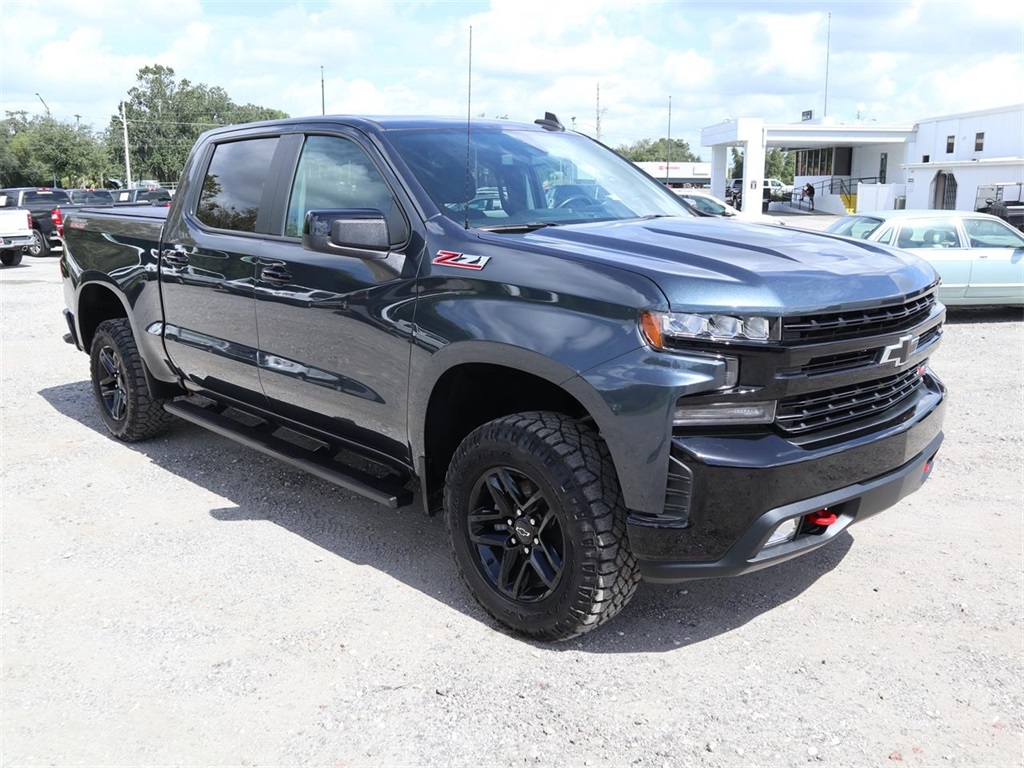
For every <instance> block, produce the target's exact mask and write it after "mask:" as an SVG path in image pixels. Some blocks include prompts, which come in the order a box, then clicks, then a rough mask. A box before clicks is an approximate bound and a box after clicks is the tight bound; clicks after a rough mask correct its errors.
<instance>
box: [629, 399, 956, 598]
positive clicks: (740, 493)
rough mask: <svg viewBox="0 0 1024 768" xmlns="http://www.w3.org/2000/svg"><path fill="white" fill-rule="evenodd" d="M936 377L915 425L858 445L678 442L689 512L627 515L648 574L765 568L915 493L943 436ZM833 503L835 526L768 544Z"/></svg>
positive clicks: (772, 439)
mask: <svg viewBox="0 0 1024 768" xmlns="http://www.w3.org/2000/svg"><path fill="white" fill-rule="evenodd" d="M932 381H933V383H934V385H935V387H936V388H935V389H933V390H932V391H931V392H930V394H929V395H928V396H926V397H924V398H922V400H921V401H920V402H919V404H918V408H917V413H916V414H915V417H914V418H913V419H911V420H910V421H909V426H908V422H904V423H903V424H902V425H899V426H898V427H894V428H892V429H891V430H890V431H888V432H883V433H880V434H873V435H868V436H863V437H862V438H860V439H859V440H857V441H855V443H846V444H843V445H841V446H833V447H831V448H822V449H819V450H816V451H806V452H803V451H796V452H794V451H793V450H792V448H793V446H792V445H791V444H790V443H788V442H787V441H785V440H783V439H781V438H778V437H776V436H761V437H752V436H740V435H737V436H735V437H728V436H727V437H700V436H693V437H677V438H674V439H673V455H676V456H680V457H683V458H684V461H685V464H686V466H687V467H688V468H689V469H690V471H692V483H691V488H690V495H691V499H692V502H691V506H690V513H689V515H688V516H686V517H685V518H682V517H678V518H676V519H671V518H668V517H666V516H647V515H639V514H633V515H631V516H630V517H629V519H628V533H629V541H630V547H631V549H632V551H633V553H634V554H635V556H636V557H637V559H638V561H639V565H640V572H641V574H642V576H643V577H644V578H645V579H646V580H648V581H653V582H666V583H671V582H679V581H686V580H690V579H701V578H711V577H718V576H736V575H739V574H742V573H748V572H750V571H756V570H760V569H761V568H765V567H767V566H770V565H774V564H776V563H780V562H784V561H786V560H791V559H793V558H795V557H799V556H800V555H804V554H807V553H809V552H812V551H814V550H815V549H818V548H819V547H821V546H824V545H825V544H827V543H828V542H829V541H831V540H832V539H834V538H835V537H836V536H837V535H839V534H840V533H841V532H842V531H844V530H846V528H848V527H849V526H850V525H853V524H854V523H855V522H859V521H861V520H864V519H866V518H868V517H871V516H872V515H875V514H877V513H878V512H881V511H882V510H884V509H886V508H888V507H890V506H892V505H894V504H896V503H897V502H898V501H899V500H900V499H902V498H904V497H905V496H907V495H909V494H911V493H913V492H914V491H916V490H917V489H918V488H919V487H920V486H921V484H922V483H923V482H924V480H925V479H926V478H927V476H928V474H929V472H930V471H931V466H932V463H933V460H934V458H935V455H936V453H937V452H938V450H939V446H940V445H941V444H942V439H943V434H942V431H941V426H942V418H943V415H944V410H945V403H944V398H943V395H944V392H943V391H942V389H941V385H940V384H938V381H937V380H936V379H933V380H932ZM787 446H788V448H787ZM826 508H827V509H829V510H830V511H832V512H834V513H836V516H837V518H836V521H835V522H834V523H832V524H831V525H828V526H827V527H824V526H814V525H801V528H800V532H799V533H798V535H797V537H796V538H795V539H794V540H793V541H789V542H784V543H780V544H775V545H773V546H771V547H766V546H765V544H766V543H767V542H768V539H769V537H770V536H771V534H772V532H773V531H774V530H775V528H776V527H777V526H778V525H779V523H781V522H782V521H784V520H787V519H791V518H804V517H805V516H806V515H808V514H811V513H815V512H818V511H819V510H822V509H826Z"/></svg>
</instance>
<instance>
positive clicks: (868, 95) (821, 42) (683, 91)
mask: <svg viewBox="0 0 1024 768" xmlns="http://www.w3.org/2000/svg"><path fill="white" fill-rule="evenodd" d="M997 5H998V6H999V7H998V9H997V8H996V6H997ZM1018 6H1020V7H1018ZM829 10H831V18H830V17H829ZM830 25H831V28H830ZM471 26H472V28H473V105H472V111H473V112H474V113H480V112H485V113H486V114H488V115H504V114H507V115H509V116H510V117H511V118H513V119H521V120H527V121H529V120H533V119H534V118H535V117H538V116H540V115H541V114H542V113H543V112H544V111H546V110H549V111H554V112H556V113H557V114H558V115H559V116H560V117H561V119H562V120H563V122H565V123H566V125H569V124H570V122H571V118H572V117H576V124H577V127H578V128H579V129H580V130H584V131H586V132H590V133H593V132H594V131H595V129H596V122H597V87H598V84H600V89H601V103H600V106H601V109H602V112H601V129H602V137H603V138H604V139H605V141H606V142H607V143H610V144H613V145H617V144H621V143H627V142H632V141H635V140H637V139H640V138H657V137H659V136H662V135H664V133H665V132H666V130H667V117H668V115H667V111H668V100H669V97H670V96H671V97H672V133H673V136H675V137H678V138H684V139H685V140H687V141H688V142H689V143H690V145H691V148H692V149H694V150H695V151H697V152H700V151H701V148H700V147H699V134H700V130H701V128H703V127H705V126H707V125H711V124H714V123H717V122H719V121H720V120H722V119H724V118H726V117H740V116H753V117H763V118H765V119H766V120H768V121H769V122H790V121H796V120H798V119H799V117H800V113H801V112H802V111H803V110H805V109H814V110H815V112H816V113H819V114H820V112H821V111H822V109H823V105H824V97H825V79H826V69H825V62H826V48H828V62H829V63H828V72H827V75H828V112H829V114H830V115H833V116H835V117H837V119H849V120H852V119H853V118H854V117H855V115H856V112H857V105H858V104H863V105H864V110H863V112H864V113H865V114H866V115H868V116H869V118H873V119H876V120H878V121H885V122H896V123H909V122H912V121H913V120H914V119H918V118H921V117H926V116H932V115H939V114H948V113H953V112H958V111H962V110H968V109H975V108H983V107H990V106H1000V105H1005V104H1008V103H1013V102H1014V101H1019V100H1020V95H1019V94H1020V93H1022V92H1024V82H1022V81H1024V42H1022V41H1024V5H1022V4H1015V5H1013V6H1008V5H1005V4H995V3H987V2H985V3H983V2H980V1H977V0H974V1H971V0H951V1H950V2H923V1H921V0H915V1H914V2H907V0H889V1H887V2H862V3H838V4H834V5H833V6H832V7H831V8H826V7H824V6H821V5H818V4H809V3H806V2H800V1H799V0H788V1H787V0H772V1H771V2H767V1H762V2H729V3H715V4H712V3H698V2H690V3H680V2H635V1H633V2H626V1H625V0H621V1H620V0H594V1H593V2H588V3H587V4H586V5H580V4H577V3H559V2H552V1H551V0H492V1H491V2H489V3H488V2H482V1H477V2H418V3H409V2H379V0H359V1H354V0H337V1H336V2H319V1H318V0H305V2H302V1H299V0H296V1H295V2H288V1H287V0H286V1H283V2H274V3H264V2H231V3H227V2H200V0H176V1H175V2H161V3H138V2H132V1H130V0H102V1H97V0H56V1H55V2H48V3H45V4H44V3H39V2H31V1H29V0H3V2H2V5H0V29H2V32H3V40H4V56H3V64H2V70H0V98H2V101H3V109H5V110H12V109H24V110H27V111H29V112H39V111H40V110H41V105H40V103H39V101H38V99H37V98H36V96H35V93H36V92H39V93H40V94H41V95H42V96H43V97H44V98H45V99H46V102H47V104H48V105H49V106H50V109H51V110H52V112H53V113H54V115H55V116H56V117H58V118H61V119H71V117H72V115H74V114H80V115H82V116H83V120H86V121H91V122H92V123H93V124H94V127H97V128H100V127H103V126H104V125H105V124H106V121H107V120H108V119H109V116H110V115H112V114H113V113H114V112H115V111H116V109H117V104H118V102H119V101H120V99H121V98H123V97H124V95H125V93H126V92H127V90H128V89H129V88H131V87H132V86H133V85H134V84H135V74H136V72H137V71H138V69H139V68H140V67H143V66H146V65H149V64H154V63H161V64H164V65H166V66H170V67H172V68H173V69H174V70H175V75H176V77H177V78H187V79H189V80H190V81H191V82H193V83H205V84H207V85H210V86H220V87H222V88H224V89H225V90H226V91H227V92H228V94H229V95H230V96H231V98H232V99H233V100H235V101H237V102H240V103H254V104H258V105H261V106H266V107H273V108H277V109H282V110H284V111H286V112H288V113H290V114H293V115H302V114H319V112H320V105H321V88H320V71H321V70H320V67H321V66H323V68H324V78H325V84H324V100H325V102H326V105H327V109H328V111H339V112H349V113H353V112H374V113H390V114H398V113H404V114H427V113H438V112H441V113H447V114H457V115H462V114H465V111H466V94H467V77H468V63H469V62H468V37H469V29H470V27H471ZM24 29H33V30H46V34H45V35H32V36H26V35H24V34H19V31H20V30H24Z"/></svg>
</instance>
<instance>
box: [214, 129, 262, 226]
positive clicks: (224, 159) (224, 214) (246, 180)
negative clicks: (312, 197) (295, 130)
mask: <svg viewBox="0 0 1024 768" xmlns="http://www.w3.org/2000/svg"><path fill="white" fill-rule="evenodd" d="M277 141H278V139H277V137H276V136H275V137H272V138H260V139H246V140H244V141H235V142H231V143H228V144H219V145H217V147H216V148H215V149H214V152H213V158H212V159H211V160H210V166H209V168H208V169H207V171H206V178H205V179H203V190H202V193H201V195H200V198H199V207H198V209H197V211H196V216H197V217H198V218H199V220H200V221H201V222H203V223H204V224H206V225H207V226H210V227H215V228H216V229H232V230H235V231H238V232H255V231H256V218H257V216H259V212H260V199H261V198H262V197H263V189H264V187H265V186H266V182H267V174H268V171H269V170H270V161H271V160H272V159H273V157H274V150H275V149H277Z"/></svg>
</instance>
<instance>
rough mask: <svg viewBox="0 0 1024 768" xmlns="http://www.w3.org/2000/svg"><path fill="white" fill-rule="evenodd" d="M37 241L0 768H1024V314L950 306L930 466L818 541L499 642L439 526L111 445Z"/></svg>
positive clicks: (11, 470)
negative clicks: (814, 547) (864, 517)
mask: <svg viewBox="0 0 1024 768" xmlns="http://www.w3.org/2000/svg"><path fill="white" fill-rule="evenodd" d="M62 307H63V299H62V295H61V290H60V281H59V275H58V271H57V260H56V259H55V258H43V259H30V258H26V259H25V261H24V262H23V264H22V266H20V267H10V268H3V269H2V270H0V318H2V325H0V328H2V345H0V353H2V358H0V370H2V390H0V391H2V403H0V411H2V433H0V440H2V442H0V457H2V489H0V490H2V497H0V502H2V556H3V564H2V566H0V569H2V595H0V633H2V634H0V641H2V648H0V661H2V689H0V697H2V701H0V704H2V743H0V762H2V765H3V766H23V765H25V766H28V765H105V766H140V765H262V766H269V765H303V766H309V765H323V766H328V765H329V766H350V767H351V766H376V765H417V766H435V765H436V766H440V765H444V766H449V765H452V766H478V765H482V764H483V765H501V766H512V765H557V766H561V765H591V766H628V765H641V766H681V765H707V766H747V765H762V766H792V765H803V764H825V765H832V766H853V765H857V766H886V765H908V766H946V765H948V766H1020V765H1024V751H1022V733H1024V707H1022V698H1024V696H1022V693H1024V679H1022V678H1024V675H1022V659H1024V633H1022V607H1024V606H1022V594H1024V591H1022V590H1024V585H1022V567H1024V555H1022V541H1024V530H1022V508H1024V491H1022V487H1024V483H1022V480H1024V477H1022V471H1024V470H1022V467H1024V455H1022V443H1024V424H1022V420H1024V333H1022V331H1024V318H1022V314H1021V312H1020V311H1017V310H1012V311H1011V310H984V311H959V312H951V313H950V322H949V324H948V325H947V331H946V337H945V340H944V343H943V347H942V349H941V351H940V352H939V353H938V355H937V356H936V357H935V358H934V359H933V366H934V368H935V369H936V370H937V371H938V372H939V374H940V375H941V376H942V377H943V379H944V381H945V382H946V384H947V386H948V387H949V391H950V395H949V411H948V416H947V429H946V443H945V445H944V447H943V449H942V451H941V452H940V454H939V461H938V463H937V468H936V470H935V472H934V474H933V475H932V479H931V480H930V481H929V482H928V483H927V484H926V486H925V487H924V488H923V489H922V490H921V491H920V492H919V493H917V494H915V495H914V496H913V497H911V498H909V499H907V500H905V501H904V502H903V503H901V504H900V505H899V506H898V507H896V508H894V509H891V510H889V511H887V512H886V513H884V514H882V515H880V516H878V517H876V518H874V519H873V520H871V521H868V522H865V523H863V524H861V525H859V526H856V527H854V528H853V529H852V530H851V531H850V532H848V533H847V534H844V535H843V536H842V537H840V538H839V539H838V540H837V541H836V542H834V543H833V545H832V546H830V547H827V548H825V549H824V550H820V551H819V552H817V553H815V554H812V555H810V556H808V557H806V558H804V559H801V560H798V561H795V562H791V563H788V564H785V565H782V566H779V567H777V568H774V569H770V570H768V571H763V572H761V573H757V574H752V575H749V576H746V577H741V578H736V579H730V580H718V581H702V582H692V583H690V584H688V585H684V586H682V587H680V586H675V587H667V586H653V585H642V586H641V588H640V591H639V593H638V594H637V597H636V599H635V600H634V601H633V603H632V604H631V605H630V606H629V607H628V608H627V609H626V611H624V612H623V613H622V614H621V615H620V616H619V617H618V618H617V619H616V620H615V621H613V622H612V623H611V624H610V625H608V626H606V627H605V628H603V629H602V630H599V631H597V632H595V633H592V634H590V635H587V636H585V637H583V638H581V639H579V640H576V641H571V642H569V643H566V644H561V645H554V646H548V645H542V644H534V643H529V642H524V641H522V640H519V639H516V638H513V637H510V636H508V635H506V634H504V633H503V632H502V631H500V630H499V629H498V628H497V627H496V625H495V624H494V623H493V622H492V621H491V620H490V619H489V618H488V617H487V616H486V615H485V614H484V613H483V612H482V611H481V610H480V609H479V608H477V606H476V604H475V603H474V602H473V601H472V599H471V598H470V597H469V594H468V593H467V591H466V590H465V588H464V587H463V585H462V584H461V583H460V582H459V580H458V577H457V575H456V571H455V567H454V564H453V563H452V561H451V559H450V557H449V553H448V550H447V543H446V538H445V533H444V526H443V523H442V521H441V520H439V519H431V518H426V517H425V516H422V515H421V514H419V513H418V512H416V511H406V512H403V513H397V514H396V513H394V512H391V511H388V510H386V509H384V508H383V507H378V506H376V505H374V504H373V503H371V502H368V501H365V500H363V499H362V498H360V497H356V496H354V495H351V494H349V493H347V492H345V491H343V490H339V489H338V488H335V487H334V486H331V485H328V484H326V483H324V482H321V481H319V480H317V479H316V478H313V477H309V476H305V475H303V474H301V473H299V472H297V471H294V470H292V469H290V468H288V467H286V466H284V465H282V464H279V463H277V462H275V461H273V460H271V459H268V458H265V457H263V456H262V455H260V454H258V453H256V452H253V451H249V450H246V449H244V448H242V447H240V446H237V445H235V444H233V443H232V442H230V441H228V440H225V439H222V438H220V437H217V436H214V435H212V434H209V433H207V432H204V431H203V430H201V429H199V428H198V427H193V426H191V425H188V424H184V423H182V424H180V425H178V426H176V427H175V428H174V429H172V430H171V431H170V432H169V433H168V434H166V435H165V436H163V437H161V438H159V439H157V440H154V441H152V442H148V443H143V444H139V445H134V446H129V445H123V444H120V443H118V442H116V441H114V440H112V439H110V438H108V437H107V435H106V433H105V431H104V429H103V426H102V423H101V421H100V419H99V416H98V415H97V412H96V410H95V408H94V405H93V402H92V396H91V391H90V388H89V384H88V381H87V377H88V360H87V358H86V356H85V355H84V354H81V353H79V352H77V351H76V350H74V349H73V348H72V347H70V346H68V345H66V344H64V343H63V341H62V340H61V335H62V334H63V333H64V331H65V328H64V323H63V319H62V317H61V309H62Z"/></svg>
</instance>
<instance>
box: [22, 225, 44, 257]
mask: <svg viewBox="0 0 1024 768" xmlns="http://www.w3.org/2000/svg"><path fill="white" fill-rule="evenodd" d="M25 252H26V253H27V254H28V255H29V256H32V257H36V256H49V255H50V244H49V243H48V242H46V235H44V234H43V233H42V232H40V231H39V230H38V229H35V228H33V229H32V245H27V246H25Z"/></svg>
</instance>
